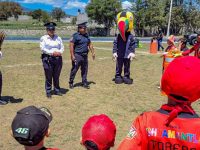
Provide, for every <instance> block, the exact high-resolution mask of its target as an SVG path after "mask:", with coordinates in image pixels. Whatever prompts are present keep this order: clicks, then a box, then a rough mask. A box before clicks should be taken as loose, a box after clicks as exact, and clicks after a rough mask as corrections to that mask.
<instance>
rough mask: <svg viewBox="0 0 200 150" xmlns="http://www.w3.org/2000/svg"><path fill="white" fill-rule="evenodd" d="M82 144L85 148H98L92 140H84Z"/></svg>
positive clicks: (96, 149)
mask: <svg viewBox="0 0 200 150" xmlns="http://www.w3.org/2000/svg"><path fill="white" fill-rule="evenodd" d="M84 145H85V147H86V148H87V150H99V149H98V146H97V145H96V144H95V143H94V142H93V141H85V143H84Z"/></svg>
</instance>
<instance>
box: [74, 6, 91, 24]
mask: <svg viewBox="0 0 200 150" xmlns="http://www.w3.org/2000/svg"><path fill="white" fill-rule="evenodd" d="M88 20H89V19H88V15H87V14H86V13H81V11H80V9H79V10H78V15H77V21H76V24H80V23H83V22H88Z"/></svg>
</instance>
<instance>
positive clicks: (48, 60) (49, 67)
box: [42, 56, 62, 94]
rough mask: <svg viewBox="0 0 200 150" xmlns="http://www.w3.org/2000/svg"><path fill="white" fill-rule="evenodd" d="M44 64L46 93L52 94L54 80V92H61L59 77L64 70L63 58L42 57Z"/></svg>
mask: <svg viewBox="0 0 200 150" xmlns="http://www.w3.org/2000/svg"><path fill="white" fill-rule="evenodd" d="M42 63H43V67H44V73H45V80H46V81H45V90H46V93H47V94H48V93H51V89H52V80H53V85H54V90H55V91H56V92H58V91H59V90H60V86H59V77H60V73H61V69H62V56H59V57H53V56H45V57H42Z"/></svg>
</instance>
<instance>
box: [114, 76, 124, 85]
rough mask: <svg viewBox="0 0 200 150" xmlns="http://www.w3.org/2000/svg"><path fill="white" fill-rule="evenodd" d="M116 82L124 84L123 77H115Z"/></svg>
mask: <svg viewBox="0 0 200 150" xmlns="http://www.w3.org/2000/svg"><path fill="white" fill-rule="evenodd" d="M115 83H116V84H122V83H123V79H122V77H115Z"/></svg>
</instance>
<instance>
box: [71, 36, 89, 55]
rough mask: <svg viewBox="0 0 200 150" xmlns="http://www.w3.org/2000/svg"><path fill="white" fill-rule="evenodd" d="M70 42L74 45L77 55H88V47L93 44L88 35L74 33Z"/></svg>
mask: <svg viewBox="0 0 200 150" xmlns="http://www.w3.org/2000/svg"><path fill="white" fill-rule="evenodd" d="M70 42H72V43H74V52H75V53H81V54H82V53H83V54H84V53H88V45H89V43H90V42H91V41H90V38H89V36H88V34H87V33H86V34H84V35H83V34H80V33H79V32H77V33H74V34H73V36H72V38H71V40H70Z"/></svg>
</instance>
